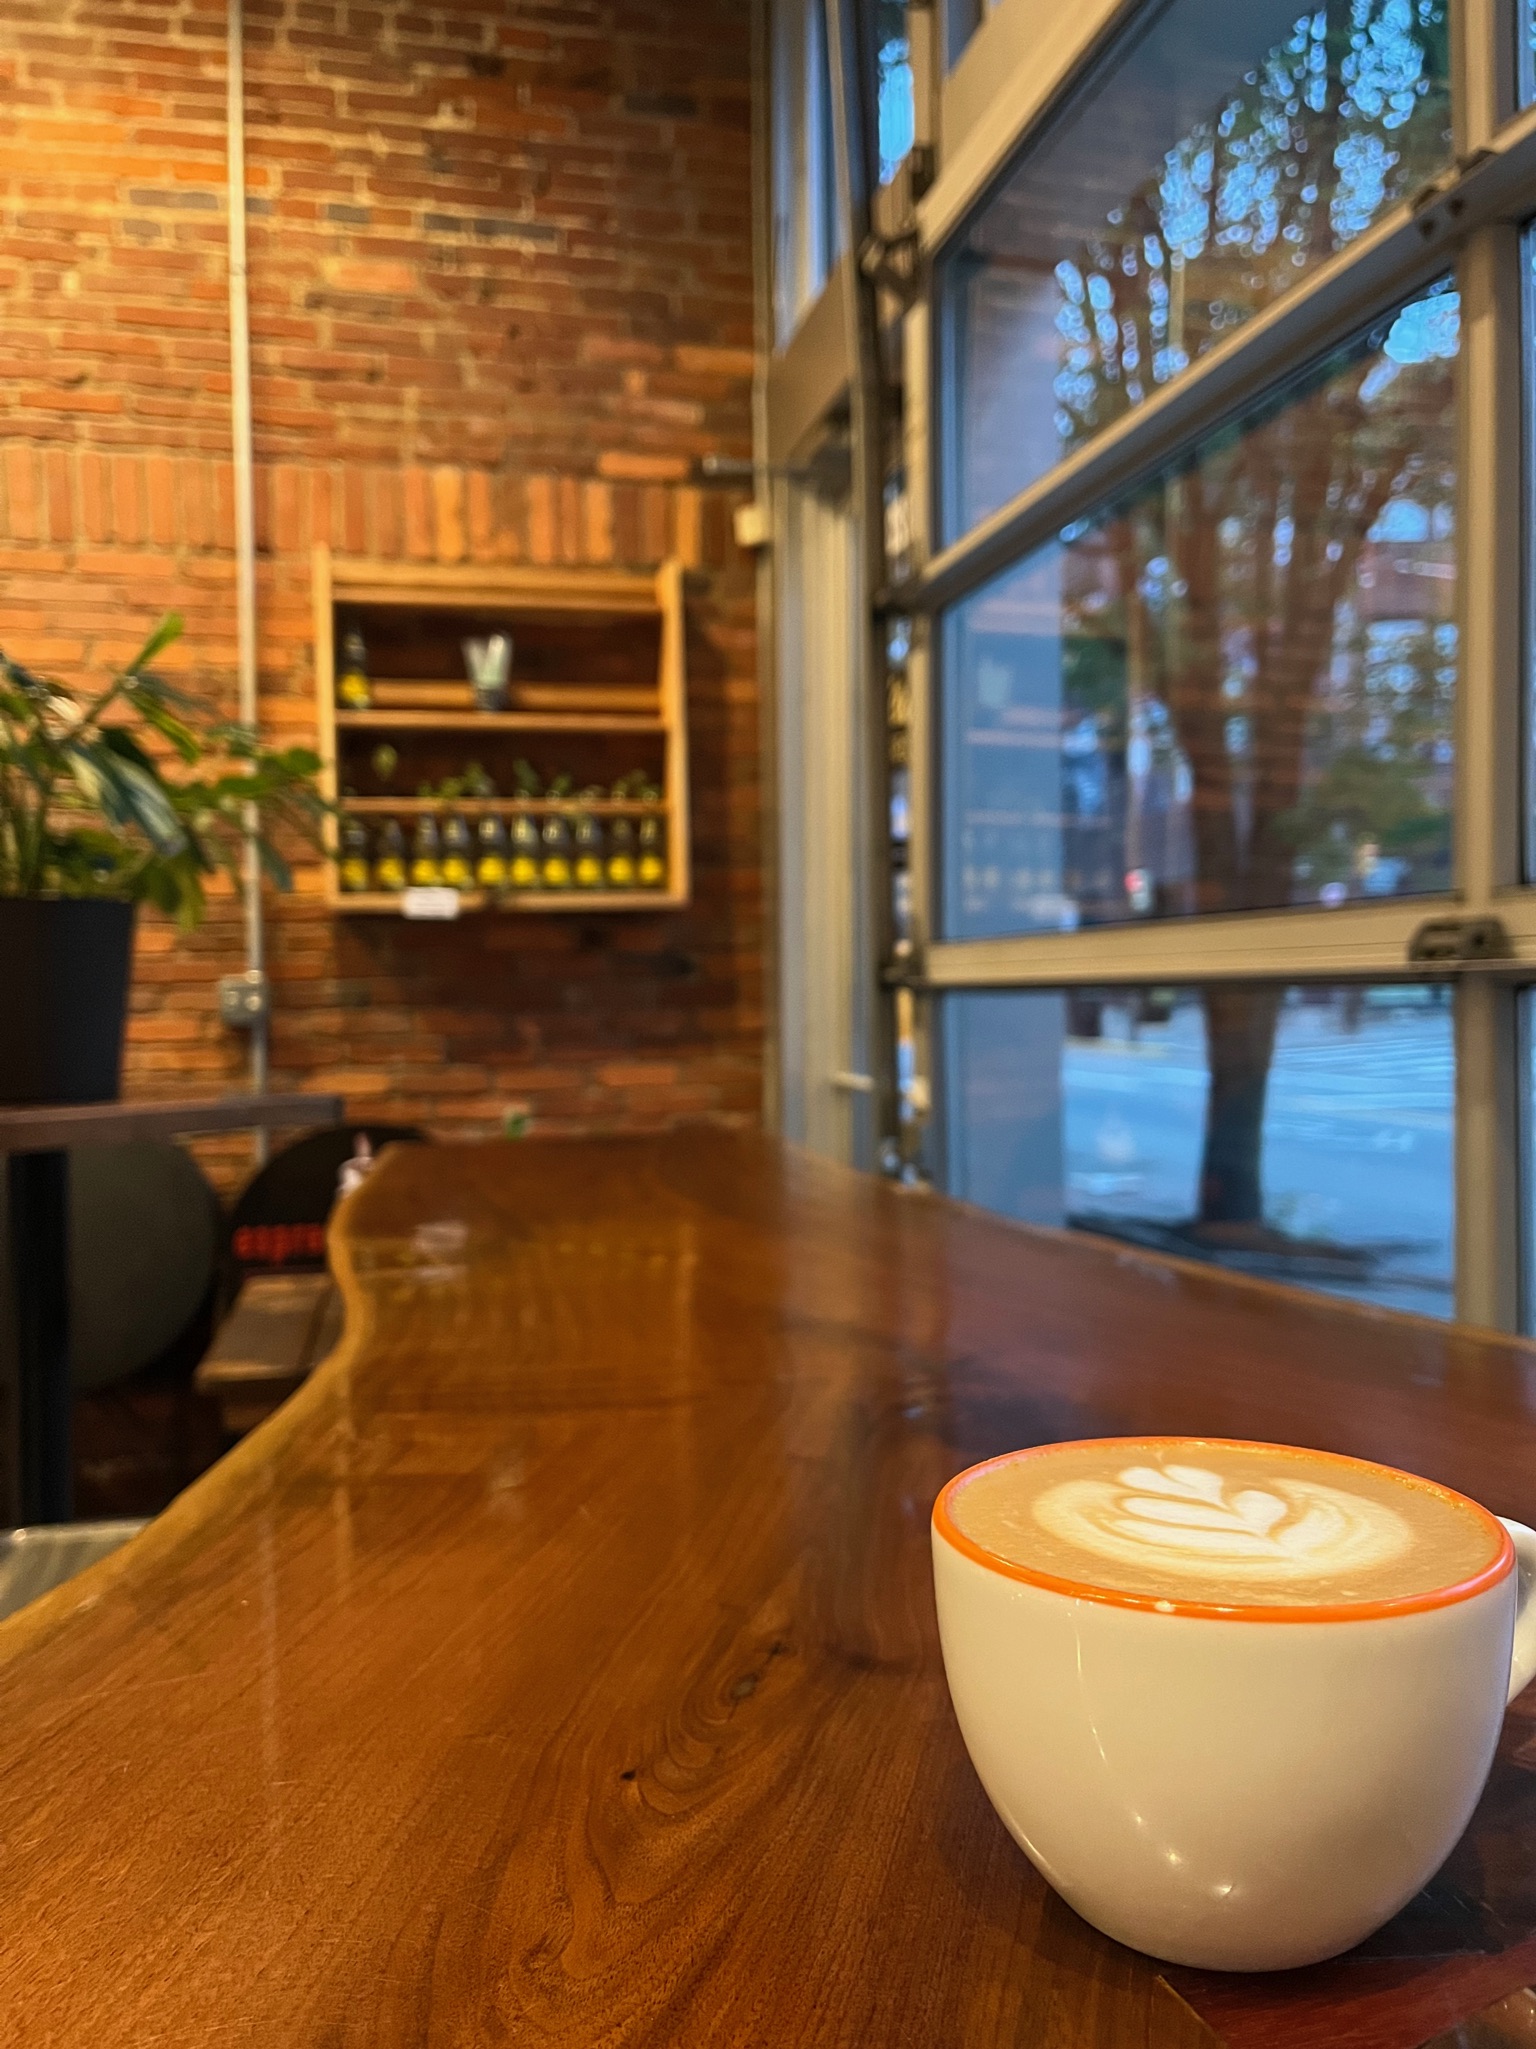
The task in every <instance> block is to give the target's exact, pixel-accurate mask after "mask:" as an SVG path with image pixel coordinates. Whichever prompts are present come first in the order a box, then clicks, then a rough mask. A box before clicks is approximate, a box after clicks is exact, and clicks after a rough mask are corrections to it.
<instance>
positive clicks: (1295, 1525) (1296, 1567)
mask: <svg viewBox="0 0 1536 2049" xmlns="http://www.w3.org/2000/svg"><path fill="white" fill-rule="evenodd" d="M1034 1516H1035V1520H1036V1521H1037V1522H1038V1523H1039V1524H1040V1525H1041V1526H1042V1527H1043V1528H1044V1529H1047V1530H1049V1531H1050V1532H1051V1534H1052V1535H1053V1536H1055V1537H1057V1538H1059V1539H1060V1540H1062V1541H1063V1542H1065V1543H1067V1544H1070V1545H1074V1546H1078V1547H1080V1548H1081V1549H1083V1550H1084V1551H1088V1552H1091V1553H1093V1554H1094V1555H1095V1556H1097V1557H1100V1558H1113V1559H1118V1560H1120V1561H1122V1562H1125V1563H1138V1562H1142V1561H1145V1562H1148V1563H1150V1562H1152V1561H1153V1560H1154V1559H1155V1560H1156V1562H1157V1564H1158V1566H1159V1567H1160V1568H1161V1569H1162V1570H1163V1571H1165V1572H1168V1573H1171V1574H1174V1575H1176V1576H1188V1577H1199V1578H1204V1577H1205V1576H1207V1575H1208V1574H1209V1572H1210V1570H1211V1567H1212V1566H1213V1565H1218V1564H1219V1565H1220V1567H1221V1569H1222V1571H1223V1574H1224V1576H1228V1577H1233V1578H1238V1579H1242V1580H1265V1581H1283V1580H1287V1579H1306V1580H1311V1579H1315V1578H1316V1577H1317V1575H1318V1574H1319V1573H1334V1572H1356V1571H1360V1570H1365V1569H1369V1568H1371V1567H1373V1566H1381V1565H1385V1564H1387V1563H1389V1562H1390V1561H1391V1560H1392V1559H1394V1558H1397V1557H1399V1556H1400V1555H1401V1554H1402V1553H1403V1552H1405V1551H1406V1550H1407V1549H1408V1548H1409V1545H1410V1544H1411V1543H1412V1541H1413V1537H1412V1532H1411V1530H1410V1528H1409V1526H1408V1524H1407V1522H1406V1521H1405V1520H1404V1518H1403V1517H1402V1516H1400V1515H1399V1514H1398V1513H1397V1512H1396V1510H1395V1509H1393V1508H1390V1507H1389V1506H1388V1505H1387V1503H1386V1502H1385V1501H1379V1500H1372V1499H1370V1498H1369V1497H1368V1496H1366V1495H1363V1494H1353V1493H1349V1492H1346V1491H1345V1490H1344V1489H1343V1488H1339V1487H1333V1486H1329V1485H1326V1484H1324V1483H1323V1482H1322V1481H1320V1480H1319V1479H1317V1478H1315V1477H1314V1476H1313V1475H1312V1474H1310V1473H1308V1474H1304V1475H1292V1474H1289V1473H1283V1472H1277V1473H1275V1474H1273V1475H1272V1476H1271V1475H1270V1474H1267V1473H1266V1474H1264V1475H1263V1476H1262V1480H1261V1482H1260V1483H1259V1484H1254V1483H1253V1482H1252V1481H1250V1482H1249V1484H1246V1485H1245V1484H1241V1483H1240V1482H1238V1481H1237V1480H1236V1479H1235V1478H1234V1477H1231V1476H1223V1475H1222V1474H1220V1473H1218V1472H1215V1471H1213V1470H1211V1469H1210V1468H1209V1467H1206V1466H1196V1465H1183V1464H1180V1465H1167V1466H1143V1465H1132V1466H1126V1467H1124V1468H1123V1469H1122V1470H1121V1471H1120V1472H1118V1473H1116V1474H1115V1475H1114V1476H1113V1478H1109V1479H1073V1480H1065V1481H1063V1482H1061V1483H1060V1485H1058V1486H1055V1487H1050V1488H1047V1489H1046V1490H1045V1492H1043V1493H1042V1494H1040V1495H1039V1496H1038V1497H1037V1498H1036V1500H1035V1502H1034Z"/></svg>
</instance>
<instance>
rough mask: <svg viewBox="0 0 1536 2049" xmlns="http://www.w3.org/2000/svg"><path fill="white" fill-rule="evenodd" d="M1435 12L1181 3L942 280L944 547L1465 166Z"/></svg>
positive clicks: (1249, 0) (977, 224)
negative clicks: (1375, 225)
mask: <svg viewBox="0 0 1536 2049" xmlns="http://www.w3.org/2000/svg"><path fill="white" fill-rule="evenodd" d="M1449 71H1450V50H1449V30H1448V26H1447V9H1446V6H1445V4H1444V0H1330V4H1328V5H1325V6H1322V7H1318V8H1315V9H1311V10H1308V11H1307V12H1305V13H1302V12H1300V11H1299V10H1297V9H1296V7H1295V5H1294V0H1278V4H1277V0H1245V4H1244V5H1243V6H1241V7H1234V6H1233V5H1231V0H1175V4H1174V5H1173V6H1171V7H1168V8H1164V9H1156V8H1153V9H1149V10H1147V11H1146V26H1145V27H1144V28H1143V29H1142V31H1141V32H1140V33H1139V34H1137V35H1133V36H1132V37H1131V38H1129V39H1128V40H1127V41H1126V42H1125V43H1124V44H1122V46H1121V48H1120V51H1119V54H1118V55H1117V57H1116V58H1115V59H1114V60H1113V61H1112V63H1111V65H1110V67H1109V68H1108V70H1107V71H1106V72H1105V73H1104V75H1103V76H1102V77H1101V79H1100V81H1099V83H1098V84H1097V86H1096V87H1095V88H1094V89H1093V90H1092V91H1090V92H1089V93H1087V94H1086V95H1084V96H1083V97H1082V98H1081V99H1080V100H1079V101H1078V102H1077V103H1076V105H1075V106H1074V107H1073V108H1071V109H1070V110H1069V111H1068V113H1067V115H1066V116H1065V117H1064V119H1063V120H1062V121H1061V122H1059V123H1058V124H1057V125H1056V127H1055V128H1054V129H1053V130H1051V131H1049V132H1048V133H1047V135H1046V137H1045V139H1044V140H1043V141H1042V142H1041V143H1040V144H1038V145H1037V146H1036V147H1035V148H1033V149H1032V150H1031V151H1030V152H1029V153H1028V154H1027V155H1026V157H1025V158H1024V159H1023V161H1022V162H1021V163H1020V165H1019V167H1018V168H1017V169H1016V170H1015V171H1014V172H1013V173H1012V175H1011V176H1010V177H1009V178H1007V179H1006V180H1005V182H1004V183H1003V184H1002V185H1001V186H1000V187H999V189H998V190H997V192H996V193H995V194H994V195H993V196H992V198H991V199H989V200H988V202H987V203H986V205H985V206H984V207H983V208H982V210H981V211H980V213H979V214H978V215H977V216H976V217H975V219H974V220H973V221H972V223H971V224H970V226H969V227H968V228H967V230H966V231H965V233H964V234H963V235H962V237H961V238H960V240H959V242H958V244H957V245H956V247H955V248H954V250H953V251H952V252H951V253H950V255H949V256H948V257H947V258H946V259H945V262H944V264H943V266H942V270H941V304H942V307H943V312H944V320H943V322H942V325H941V334H942V336H943V344H942V346H943V348H944V352H945V362H946V375H945V378H944V390H945V394H946V417H945V446H946V462H947V475H946V489H945V493H944V497H945V507H944V526H945V531H946V534H947V536H948V537H950V538H953V537H955V536H956V535H958V534H961V533H964V532H965V531H967V530H968V529H969V528H970V527H971V526H973V525H974V524H975V522H976V521H977V520H978V519H980V518H982V517H983V516H984V515H985V514H986V513H988V512H990V511H992V510H994V509H995V508H996V507H997V506H999V505H1001V504H1003V503H1005V502H1006V500H1007V499H1009V498H1010V497H1012V496H1013V495H1014V493H1015V492H1017V491H1020V490H1022V489H1023V488H1024V487H1025V486H1026V485H1027V484H1028V483H1030V482H1031V481H1032V480H1033V479H1034V478H1035V477H1037V476H1039V475H1041V474H1043V473H1044V472H1045V471H1046V470H1048V469H1049V468H1051V467H1052V465H1053V464H1054V463H1056V462H1058V461H1059V460H1060V459H1061V457H1062V456H1063V455H1065V454H1066V453H1068V452H1069V451H1070V450H1071V449H1072V448H1074V447H1076V446H1077V445H1078V444H1079V443H1080V442H1082V441H1084V440H1086V439H1087V438H1089V437H1090V436H1092V435H1093V434H1095V433H1097V432H1099V431H1100V430H1101V429H1102V428H1104V427H1106V426H1108V425H1109V424H1110V423H1111V422H1113V421H1114V420H1116V419H1118V418H1119V417H1120V416H1121V415H1122V414H1124V413H1125V412H1127V411H1129V410H1131V409H1133V408H1134V407H1136V406H1138V405H1140V404H1141V403H1142V402H1143V401H1144V400H1145V399H1146V398H1148V397H1150V396H1151V395H1152V394H1153V393H1154V392H1155V391H1156V390H1158V389H1159V388H1160V387H1161V386H1163V385H1165V384H1167V383H1169V382H1170V381H1171V380H1173V379H1174V378H1176V377H1177V376H1178V375H1180V373H1181V372H1182V371H1184V370H1185V369H1187V368H1188V366H1189V365H1190V363H1191V362H1193V361H1194V360H1195V358H1196V357H1198V356H1200V355H1202V354H1204V353H1205V351H1206V350H1207V349H1209V348H1211V347H1212V346H1214V345H1215V344H1216V343H1217V342H1219V341H1221V340H1222V339H1223V338H1224V337H1226V336H1227V335H1228V334H1230V333H1231V332H1232V331H1233V330H1234V329H1236V328H1238V327H1240V326H1241V325H1242V323H1243V322H1244V321H1246V320H1247V319H1249V318H1250V317H1251V316H1252V315H1253V314H1254V313H1255V312H1257V311H1258V310H1259V309H1260V308H1261V307H1263V306H1265V305H1267V304H1269V303H1270V302H1271V301H1272V300H1274V299H1276V298H1278V297H1279V296H1281V295H1282V294H1283V293H1284V292H1285V291H1287V290H1288V289H1289V288H1290V287H1291V286H1292V285H1293V284H1295V283H1296V281H1297V280H1298V278H1300V277H1301V276H1303V275H1304V274H1305V272H1306V271H1307V270H1309V269H1310V268H1312V267H1313V266H1314V265H1315V264H1317V263H1318V262H1320V261H1321V260H1322V259H1323V258H1325V257H1327V256H1330V255H1332V254H1333V253H1334V252H1335V251H1336V250H1338V249H1340V248H1343V247H1344V246H1345V245H1346V244H1347V243H1349V242H1351V241H1353V240H1354V239H1355V238H1356V237H1357V236H1358V235H1360V234H1362V233H1363V232H1364V231H1365V229H1366V228H1368V227H1369V226H1370V225H1371V224H1372V222H1373V221H1375V220H1378V219H1379V218H1380V217H1381V215H1382V214H1383V213H1384V212H1385V211H1386V210H1387V209H1388V208H1389V207H1391V206H1392V205H1394V204H1395V203H1396V202H1397V201H1399V200H1401V199H1403V198H1404V197H1406V196H1407V195H1408V194H1410V193H1411V192H1413V191H1414V190H1416V189H1417V187H1418V186H1419V185H1421V184H1422V183H1423V182H1424V180H1425V179H1427V178H1429V177H1432V176H1433V175H1434V174H1435V173H1436V172H1437V171H1438V170H1439V169H1441V168H1442V167H1443V166H1444V165H1445V164H1446V163H1447V162H1448V161H1449V159H1450V154H1451V136H1450V111H1449V110H1450V97H1449Z"/></svg>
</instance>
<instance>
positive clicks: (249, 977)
mask: <svg viewBox="0 0 1536 2049" xmlns="http://www.w3.org/2000/svg"><path fill="white" fill-rule="evenodd" d="M271 1008H272V985H271V983H270V982H269V981H268V980H267V978H266V976H265V975H264V974H263V973H262V971H261V969H260V968H247V969H246V971H245V973H244V974H243V975H220V977H219V1017H220V1019H221V1020H222V1021H223V1022H224V1023H225V1024H227V1025H229V1026H231V1027H232V1028H233V1029H234V1030H235V1031H239V1032H248V1031H250V1030H252V1028H253V1027H254V1026H256V1025H259V1024H260V1023H261V1021H262V1019H263V1018H264V1017H266V1015H267V1014H268V1012H269V1011H270V1010H271Z"/></svg>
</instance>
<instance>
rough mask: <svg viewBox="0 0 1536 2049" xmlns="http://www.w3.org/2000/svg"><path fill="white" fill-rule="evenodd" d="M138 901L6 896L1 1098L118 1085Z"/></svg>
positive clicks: (98, 1093) (1, 929)
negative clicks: (134, 914) (124, 902)
mask: <svg viewBox="0 0 1536 2049" xmlns="http://www.w3.org/2000/svg"><path fill="white" fill-rule="evenodd" d="M133 909H134V907H133V905H132V904H123V903H111V902H108V901H106V900H105V899H102V898H96V897H53V898H33V897H19V896H7V897H0V1103H105V1102H110V1101H112V1099H113V1098H114V1097H115V1096H116V1095H117V1091H118V1084H119V1081H120V1079H121V1075H122V1066H123V1021H124V1018H125V1016H126V1014H127V1010H128V976H129V970H130V967H131V963H132V955H133Z"/></svg>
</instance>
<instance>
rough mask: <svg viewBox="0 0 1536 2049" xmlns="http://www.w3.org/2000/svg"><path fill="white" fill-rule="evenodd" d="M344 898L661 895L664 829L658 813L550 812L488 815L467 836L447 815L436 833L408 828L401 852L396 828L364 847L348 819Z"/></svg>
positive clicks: (430, 820) (429, 826) (358, 826)
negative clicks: (416, 893)
mask: <svg viewBox="0 0 1536 2049" xmlns="http://www.w3.org/2000/svg"><path fill="white" fill-rule="evenodd" d="M339 870H340V877H339V879H340V882H341V887H342V888H343V889H344V890H347V891H351V892H359V891H363V890H379V891H385V892H391V893H392V892H396V891H399V890H403V889H406V888H412V889H431V888H447V889H484V890H492V891H494V890H503V889H524V890H532V889H550V890H556V889H573V890H581V889H664V888H665V887H666V881H667V842H666V829H665V823H664V820H663V818H662V816H661V813H660V812H659V811H653V812H646V813H644V814H643V815H642V816H641V817H639V818H624V817H620V818H610V819H609V820H607V821H606V828H605V823H604V821H603V820H602V819H599V818H597V817H594V816H593V814H592V813H591V812H590V811H580V810H578V811H576V812H575V813H574V814H569V813H566V812H563V811H551V812H550V813H549V814H548V815H547V816H546V817H545V818H544V819H543V820H542V822H541V821H540V820H538V819H536V818H534V817H532V816H530V814H529V813H527V812H526V811H520V812H517V813H515V814H514V816H513V817H512V819H511V820H510V822H509V821H508V820H507V819H505V818H502V817H501V816H499V815H498V814H495V813H491V814H488V815H487V816H486V817H484V818H482V819H481V820H480V822H479V825H478V826H477V828H476V829H475V831H474V833H473V834H471V832H470V829H469V825H468V823H467V822H466V820H464V819H463V818H461V817H460V816H459V815H458V814H457V813H452V814H450V816H449V817H447V818H446V819H445V820H444V821H443V822H442V823H441V824H439V823H438V820H437V819H436V817H435V816H433V814H432V813H431V812H425V813H423V815H422V816H421V817H420V818H418V819H417V821H416V826H415V830H414V831H413V833H412V835H411V839H410V843H409V845H407V843H406V837H405V833H404V831H403V830H402V828H401V826H400V822H399V820H398V819H394V818H390V819H386V820H385V822H384V824H383V825H382V826H381V827H380V828H379V830H378V832H377V834H376V835H374V836H372V838H370V835H369V831H368V827H367V825H366V824H365V822H364V821H363V820H362V819H361V818H359V817H358V816H357V815H356V813H355V812H354V813H352V814H351V815H350V816H348V817H347V818H345V819H344V820H343V823H342V828H341V856H340V861H339Z"/></svg>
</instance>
